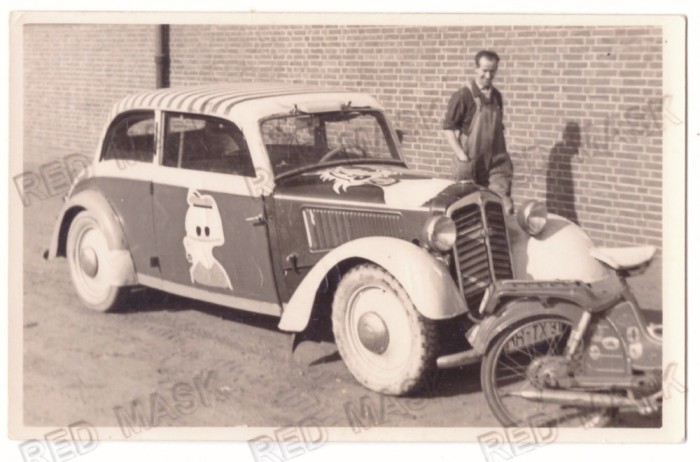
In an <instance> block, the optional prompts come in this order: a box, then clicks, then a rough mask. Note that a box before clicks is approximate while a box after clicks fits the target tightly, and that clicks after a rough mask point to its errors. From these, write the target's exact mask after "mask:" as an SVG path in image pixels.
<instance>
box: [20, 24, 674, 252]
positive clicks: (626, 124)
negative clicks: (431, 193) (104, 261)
mask: <svg viewBox="0 0 700 462" xmlns="http://www.w3.org/2000/svg"><path fill="white" fill-rule="evenodd" d="M34 27H36V29H35V30H32V29H31V28H28V29H27V31H26V33H25V40H26V44H27V46H26V53H27V58H26V59H25V65H26V66H27V67H26V69H27V72H26V75H27V81H26V83H25V89H26V91H27V97H26V105H25V107H26V110H27V113H26V114H27V120H28V121H29V123H28V124H27V128H26V129H25V143H27V149H28V152H27V153H25V155H27V154H28V153H30V152H32V151H35V152H36V151H37V150H39V151H40V150H42V149H44V150H45V149H47V148H48V147H51V146H55V147H57V148H59V149H68V150H78V151H79V152H80V150H85V149H87V150H88V152H92V150H93V149H94V146H93V143H94V142H95V139H96V136H97V135H96V131H99V128H100V127H101V124H102V122H103V120H104V115H105V114H106V111H107V108H108V107H109V102H111V100H114V99H116V98H118V97H119V96H121V95H122V94H124V93H128V92H129V91H131V90H132V89H136V88H148V87H152V86H153V82H154V65H153V57H152V56H153V37H154V30H153V26H144V27H133V26H132V27H125V26H115V27H109V26H99V27H97V26H80V27H77V26H50V27H48V26H34ZM170 40H171V42H170V49H171V60H172V66H171V76H170V79H171V83H172V85H173V86H182V85H190V84H201V83H207V82H222V81H241V80H243V81H252V80H265V81H272V80H276V81H285V82H299V83H306V84H318V85H323V86H333V87H342V88H347V89H350V90H359V91H364V92H368V93H371V94H373V95H375V96H376V97H377V98H378V99H379V100H380V101H381V102H382V104H383V105H384V106H385V107H386V109H387V111H388V113H389V115H390V116H391V117H392V120H393V121H394V125H395V126H396V127H397V128H401V129H403V130H404V131H405V132H406V138H405V141H404V151H405V153H406V155H407V157H408V161H409V163H410V164H411V165H412V166H413V167H415V168H418V169H421V170H426V171H430V172H433V173H434V174H436V175H439V176H449V175H450V171H451V161H450V159H451V154H450V152H449V149H448V148H447V146H446V143H445V141H444V140H443V139H442V137H441V135H440V133H439V130H440V125H441V120H442V117H443V114H444V109H445V106H446V103H447V100H448V99H449V97H450V95H451V94H452V92H453V91H455V90H456V89H457V88H459V87H460V86H461V85H462V84H463V83H464V82H465V81H466V78H467V76H468V75H469V74H470V73H471V69H472V67H473V64H472V57H473V55H474V54H475V53H476V52H477V51H478V50H479V49H481V48H482V47H483V48H492V49H494V50H495V51H497V52H498V53H499V54H500V55H501V58H502V61H501V66H500V68H499V74H498V77H497V80H496V84H497V86H498V87H499V89H500V90H501V91H502V93H503V95H504V102H505V106H506V107H505V123H506V128H507V132H506V137H507V142H508V146H509V151H510V153H511V156H512V158H513V161H514V164H515V170H516V179H515V182H514V186H513V188H514V191H513V193H514V197H515V199H516V203H517V202H520V201H522V200H523V199H525V198H537V199H540V200H546V201H547V202H548V205H549V206H550V208H551V209H553V210H556V211H558V212H560V213H561V214H563V215H565V216H569V217H570V218H574V219H577V220H578V221H579V223H580V224H581V225H582V226H583V227H584V228H585V229H586V230H587V231H588V232H589V233H590V234H591V235H592V237H593V238H594V240H595V241H596V242H597V243H598V244H601V245H615V244H620V245H625V244H631V243H651V244H654V245H656V246H658V247H660V246H661V164H662V146H661V117H662V106H663V105H662V102H663V95H662V93H661V87H662V85H661V79H662V74H661V69H662V41H663V40H662V31H661V28H645V27H625V28H620V27H617V28H615V27H586V28H583V27H579V28H572V27H520V26H518V27H403V26H400V27H399V26H390V27H383V26H372V27H366V26H180V25H176V26H172V27H171V32H170ZM43 41H46V42H47V44H46V45H42V42H43ZM54 63H56V64H59V66H58V67H56V65H55V64H54ZM47 105H48V106H51V107H52V108H54V110H56V115H57V117H47V116H46V115H43V112H42V111H43V107H45V106H47ZM95 118H97V120H98V121H99V124H97V125H96V124H95ZM47 133H48V134H50V135H49V136H47Z"/></svg>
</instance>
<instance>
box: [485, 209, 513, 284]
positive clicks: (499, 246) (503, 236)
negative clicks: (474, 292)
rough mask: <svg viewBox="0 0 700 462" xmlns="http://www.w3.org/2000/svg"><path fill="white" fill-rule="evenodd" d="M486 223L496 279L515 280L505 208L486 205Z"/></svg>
mask: <svg viewBox="0 0 700 462" xmlns="http://www.w3.org/2000/svg"><path fill="white" fill-rule="evenodd" d="M485 210H486V223H488V228H489V230H490V231H489V240H490V243H491V260H492V261H493V273H494V275H495V279H496V280H499V279H513V269H512V266H511V261H510V251H509V248H508V236H507V232H508V231H507V229H506V222H505V219H504V218H503V208H502V207H501V205H500V204H497V203H495V202H487V203H486V208H485Z"/></svg>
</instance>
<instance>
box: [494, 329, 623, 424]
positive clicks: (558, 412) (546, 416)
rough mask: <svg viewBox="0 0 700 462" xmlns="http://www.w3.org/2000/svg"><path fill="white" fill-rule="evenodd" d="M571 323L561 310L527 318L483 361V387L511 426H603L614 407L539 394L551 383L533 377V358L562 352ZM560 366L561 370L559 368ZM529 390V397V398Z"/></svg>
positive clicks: (507, 332)
mask: <svg viewBox="0 0 700 462" xmlns="http://www.w3.org/2000/svg"><path fill="white" fill-rule="evenodd" d="M571 330H572V325H571V323H570V322H569V321H568V320H566V319H563V318H560V317H556V316H548V317H539V318H536V319H528V320H525V321H523V322H521V323H519V324H517V325H514V326H512V327H510V328H507V329H506V330H505V331H504V332H503V333H502V334H501V335H500V337H498V338H497V339H496V340H495V342H494V343H492V344H491V346H490V347H489V349H488V351H487V352H486V356H485V358H484V361H483V362H482V364H481V387H482V389H483V391H484V394H485V395H486V401H487V402H488V405H489V408H490V409H491V412H493V414H494V416H495V417H496V418H497V419H498V421H499V422H500V423H501V424H502V425H503V426H506V427H585V428H591V427H602V426H605V425H607V423H608V422H609V421H610V418H611V416H612V411H611V410H610V409H600V408H594V407H583V406H573V405H566V404H557V403H552V402H545V401H540V400H536V399H535V398H534V397H535V396H537V395H538V394H539V393H540V392H542V391H543V390H545V389H546V386H545V385H543V384H541V383H538V381H537V380H536V379H533V375H534V374H533V368H536V367H537V364H535V365H534V366H533V361H535V360H537V361H538V362H541V361H542V360H541V359H539V360H538V358H543V357H546V356H556V357H560V358H562V361H561V363H562V364H564V359H563V356H564V351H565V349H566V344H567V342H568V340H569V336H570V335H571ZM555 372H556V371H555ZM525 396H530V399H528V398H525Z"/></svg>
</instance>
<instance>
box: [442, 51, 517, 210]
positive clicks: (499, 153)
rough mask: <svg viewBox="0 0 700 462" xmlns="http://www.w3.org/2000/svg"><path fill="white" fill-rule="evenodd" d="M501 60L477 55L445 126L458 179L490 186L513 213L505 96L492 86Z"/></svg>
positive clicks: (486, 53)
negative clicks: (504, 117)
mask: <svg viewBox="0 0 700 462" xmlns="http://www.w3.org/2000/svg"><path fill="white" fill-rule="evenodd" d="M499 59H500V58H499V57H498V55H497V54H496V53H494V52H493V51H488V50H481V51H480V52H478V53H477V54H476V56H475V58H474V63H475V64H476V68H475V75H474V77H473V78H471V79H469V83H468V84H467V85H466V86H465V87H462V88H460V89H459V90H458V91H457V92H456V93H455V94H453V95H452V97H451V98H450V102H449V104H448V106H447V113H446V115H445V120H444V122H443V124H442V128H443V133H444V135H445V138H446V139H447V142H448V143H449V145H450V148H451V149H452V151H453V152H454V154H455V158H454V163H455V175H456V178H455V179H456V180H467V181H474V182H475V183H477V184H479V185H481V186H485V187H488V188H489V189H491V190H492V191H494V192H495V193H497V194H498V195H499V196H501V198H502V199H503V203H504V206H505V208H506V211H507V212H508V213H513V201H512V200H511V198H510V189H511V182H512V180H513V164H512V162H511V160H510V156H509V155H508V151H507V150H506V140H505V136H504V134H503V99H502V97H501V93H500V92H499V91H498V90H496V89H495V88H494V87H493V85H492V83H493V80H494V78H495V77H496V71H498V61H499Z"/></svg>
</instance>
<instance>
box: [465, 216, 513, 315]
mask: <svg viewBox="0 0 700 462" xmlns="http://www.w3.org/2000/svg"><path fill="white" fill-rule="evenodd" d="M452 219H453V220H454V222H455V225H456V226H457V240H456V242H455V248H454V256H455V258H454V261H455V273H456V274H455V276H456V277H457V278H458V280H459V282H460V287H461V289H462V291H463V293H464V298H465V300H466V301H467V306H469V307H471V309H474V308H475V307H478V306H479V304H480V303H481V299H482V298H483V296H484V292H485V291H486V288H487V287H488V286H489V284H491V283H492V282H493V281H494V280H497V279H512V277H513V275H512V269H511V261H510V252H509V248H508V237H507V235H506V224H505V220H504V218H503V211H502V207H501V205H500V204H499V203H497V202H487V203H486V206H485V207H484V209H483V210H482V208H481V206H480V205H479V204H476V203H475V204H469V205H466V206H464V207H461V208H459V209H457V210H454V211H453V212H452ZM485 222H486V223H487V226H484V223H485Z"/></svg>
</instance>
